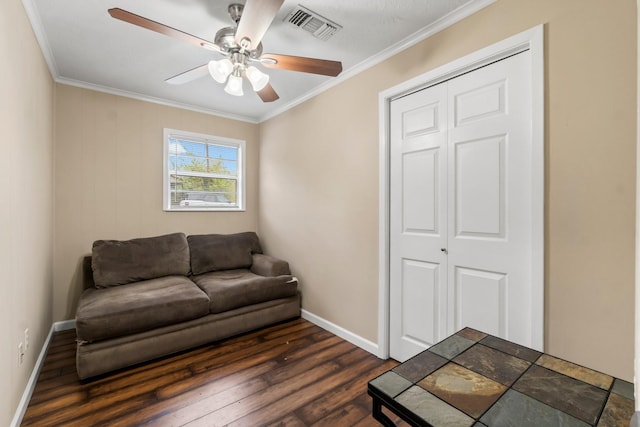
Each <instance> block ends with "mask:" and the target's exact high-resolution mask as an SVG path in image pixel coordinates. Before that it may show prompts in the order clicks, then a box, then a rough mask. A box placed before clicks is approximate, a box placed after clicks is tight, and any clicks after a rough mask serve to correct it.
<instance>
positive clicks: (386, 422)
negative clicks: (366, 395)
mask: <svg viewBox="0 0 640 427" xmlns="http://www.w3.org/2000/svg"><path fill="white" fill-rule="evenodd" d="M371 400H372V405H373V408H372V411H371V415H372V416H373V418H374V419H375V420H376V421H378V422H379V423H380V424H382V425H383V426H385V427H396V425H395V423H394V422H393V421H391V418H389V417H387V416H386V415H385V414H384V413H383V412H382V402H381V401H380V399H378V398H376V397H373V396H371Z"/></svg>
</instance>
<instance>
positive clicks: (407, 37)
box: [23, 0, 494, 122]
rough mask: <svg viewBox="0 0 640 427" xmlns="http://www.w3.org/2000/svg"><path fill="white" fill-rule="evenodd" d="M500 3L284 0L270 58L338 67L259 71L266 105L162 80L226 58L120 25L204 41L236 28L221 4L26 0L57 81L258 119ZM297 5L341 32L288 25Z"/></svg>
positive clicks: (216, 0) (269, 38)
mask: <svg viewBox="0 0 640 427" xmlns="http://www.w3.org/2000/svg"><path fill="white" fill-rule="evenodd" d="M492 1H494V0H349V1H343V0H285V1H284V4H283V6H282V8H281V9H280V11H279V12H278V15H277V16H276V18H275V19H274V20H273V23H272V24H271V26H270V27H269V29H268V30H267V33H266V35H265V36H264V38H263V40H262V44H263V46H264V52H265V53H280V54H287V55H299V56H307V57H314V58H321V59H330V60H337V61H342V65H343V70H344V71H343V72H342V74H341V75H340V76H338V77H326V76H318V75H314V74H307V73H300V72H293V71H286V70H276V69H267V68H263V71H265V72H266V73H267V74H269V76H270V78H271V80H270V83H271V85H272V86H273V88H274V89H275V90H276V92H277V93H278V94H279V95H280V99H279V100H277V101H275V102H272V103H263V102H262V101H261V100H260V98H259V97H258V96H257V95H256V94H255V93H254V92H253V90H252V89H251V86H250V85H248V83H246V82H245V87H244V92H245V94H244V96H243V97H234V96H231V95H229V94H227V93H225V92H224V90H223V89H224V86H223V85H221V84H219V83H216V82H215V81H214V80H213V79H212V78H211V77H210V76H205V77H202V78H199V79H197V80H194V81H191V82H189V83H186V84H183V85H170V84H167V83H165V81H164V80H165V79H167V78H169V77H172V76H174V75H176V74H179V73H181V72H184V71H186V70H189V69H191V68H194V67H197V66H200V65H203V64H206V63H207V62H208V61H209V60H211V59H220V58H222V56H221V55H220V54H218V53H215V52H211V51H208V50H205V49H203V48H200V47H198V46H195V45H192V44H190V43H186V42H184V41H180V40H175V39H173V38H170V37H168V36H165V35H162V34H158V33H155V32H153V31H150V30H147V29H143V28H140V27H137V26H134V25H132V24H128V23H125V22H122V21H119V20H116V19H114V18H112V17H111V16H109V14H108V13H107V9H110V8H112V7H119V8H121V9H125V10H127V11H129V12H132V13H135V14H138V15H141V16H144V17H145V18H148V19H151V20H154V21H157V22H160V23H162V24H165V25H168V26H170V27H173V28H176V29H179V30H181V31H184V32H187V33H190V34H193V35H195V36H197V37H200V38H203V39H205V40H210V41H213V40H214V36H215V33H216V31H217V30H218V29H220V28H222V27H228V26H233V22H232V21H231V19H230V18H229V14H228V12H227V8H228V5H229V4H230V3H244V0H241V1H233V0H229V1H221V0H153V1H132V0H55V1H51V0H23V3H24V5H25V9H26V10H27V13H28V15H29V19H30V20H31V23H32V26H33V28H34V32H35V34H36V37H37V38H38V41H39V43H40V45H41V48H42V50H43V53H44V55H45V58H46V60H47V63H48V65H49V68H50V69H51V73H52V75H53V77H54V79H55V80H56V81H58V82H61V83H66V84H71V85H76V86H81V87H88V88H91V89H96V90H100V91H106V92H110V93H116V94H120V95H125V96H131V97H135V98H140V99H145V100H150V101H154V102H159V103H163V104H169V105H176V106H180V107H183V108H189V109H193V110H197V111H203V112H207V113H212V114H218V115H222V116H226V117H232V118H236V119H240V120H246V121H251V122H259V121H262V120H264V119H266V118H269V117H272V116H274V115H276V114H279V113H280V112H282V111H285V110H286V109H288V108H290V107H291V106H293V105H296V104H298V103H300V102H302V101H303V100H305V99H307V98H308V97H310V96H313V95H315V94H317V93H319V92H321V91H322V90H325V89H327V88H328V87H331V86H333V85H334V84H336V83H338V82H340V81H342V80H344V79H345V78H348V77H350V76H352V75H354V74H356V73H358V72H360V71H362V70H363V69H366V68H368V67H369V66H371V65H373V64H375V63H377V62H380V61H381V60H383V59H386V58H387V57H389V56H391V55H392V54H394V53H396V52H397V51H399V50H401V49H404V48H407V47H408V46H411V45H412V44H414V43H416V42H417V41H419V40H422V39H424V38H425V37H427V36H429V35H430V34H432V33H433V32H435V31H438V30H440V29H442V28H443V27H445V26H448V25H451V24H452V23H454V22H456V21H458V20H460V19H462V18H463V17H465V16H468V15H469V14H471V13H474V12H475V11H477V10H479V9H480V8H482V7H485V6H486V5H487V4H489V3H491V2H492ZM298 4H301V5H302V6H304V7H306V8H308V9H310V10H312V11H314V12H316V13H318V14H320V15H322V16H324V17H325V18H328V19H329V20H331V21H334V22H336V23H337V24H339V25H341V26H342V29H341V30H340V31H338V32H337V33H336V34H335V35H334V36H333V37H332V38H331V39H329V40H327V41H322V40H319V39H317V38H315V37H313V36H312V35H311V34H310V33H308V32H306V31H304V30H301V29H300V28H298V27H296V26H294V25H292V24H289V23H288V22H284V20H285V18H286V17H287V15H288V14H289V12H290V11H291V10H292V9H293V8H295V7H296V6H297V5H298Z"/></svg>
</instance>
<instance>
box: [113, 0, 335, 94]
mask: <svg viewBox="0 0 640 427" xmlns="http://www.w3.org/2000/svg"><path fill="white" fill-rule="evenodd" d="M282 3H284V0H247V1H246V2H245V4H244V5H242V4H239V3H233V4H231V5H229V8H228V11H229V15H230V16H231V19H232V20H233V21H234V22H235V23H236V27H225V28H222V29H220V30H218V32H217V33H216V36H215V39H214V42H210V41H208V40H204V39H202V38H200V37H196V36H194V35H192V34H189V33H185V32H184V31H180V30H177V29H175V28H172V27H169V26H167V25H164V24H161V23H159V22H156V21H152V20H150V19H147V18H144V17H142V16H140V15H136V14H134V13H131V12H127V11H126V10H123V9H120V8H113V9H109V14H110V15H111V16H112V17H113V18H115V19H119V20H121V21H124V22H128V23H130V24H133V25H137V26H139V27H142V28H146V29H148V30H152V31H155V32H157V33H160V34H164V35H167V36H169V37H173V38H176V39H180V40H183V41H186V42H189V43H193V44H196V45H198V46H201V47H203V48H205V49H209V50H212V51H215V52H218V53H220V54H222V55H223V56H224V58H223V59H221V60H217V61H216V60H212V61H210V62H209V63H208V64H204V65H201V66H199V67H196V68H193V69H191V70H188V71H185V72H183V73H180V74H178V75H175V76H173V77H170V78H168V79H167V80H165V81H166V82H167V83H171V84H183V83H187V82H190V81H192V80H194V79H196V78H199V77H202V76H204V75H206V74H210V75H211V77H213V79H214V80H216V81H217V82H219V83H225V82H226V83H227V84H226V86H225V92H227V93H229V94H231V95H236V96H242V95H243V92H242V79H243V77H244V78H246V79H247V80H248V81H249V82H250V83H251V86H252V87H253V89H254V90H255V91H256V93H257V94H258V96H260V98H261V99H262V100H263V101H264V102H272V101H275V100H277V99H278V98H279V96H278V94H277V93H276V91H275V90H274V89H273V87H271V85H270V84H269V76H268V75H267V74H265V73H264V72H262V71H261V70H260V69H259V68H257V67H256V66H254V65H253V64H261V65H263V66H265V67H268V68H279V69H283V70H291V71H302V72H305V73H313V74H320V75H324V76H332V77H335V76H337V75H338V74H340V73H341V72H342V63H341V62H340V61H330V60H326V59H317V58H306V57H303V56H291V55H281V54H275V53H265V54H263V53H262V43H261V40H262V37H263V36H264V34H265V32H266V31H267V29H268V28H269V25H271V22H272V21H273V19H274V18H275V16H276V14H277V13H278V10H279V9H280V7H281V6H282Z"/></svg>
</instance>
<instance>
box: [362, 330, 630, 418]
mask: <svg viewBox="0 0 640 427" xmlns="http://www.w3.org/2000/svg"><path fill="white" fill-rule="evenodd" d="M368 393H369V395H370V396H371V397H372V399H373V416H374V418H375V419H376V420H378V421H379V422H380V423H381V424H383V425H385V426H393V425H394V423H393V422H392V421H391V420H390V419H389V418H388V417H387V416H386V415H385V414H384V413H383V412H382V406H384V407H386V408H387V409H389V410H390V411H392V412H393V413H395V414H397V415H398V416H399V417H400V418H401V419H403V420H405V421H407V422H408V423H409V424H411V425H415V426H434V427H441V426H447V427H449V426H451V427H453V426H455V427H471V426H473V427H483V426H487V427H493V426H518V427H544V426H567V427H574V426H575V427H586V426H598V427H603V426H624V427H627V426H629V421H630V419H631V416H632V415H633V412H634V402H633V384H631V383H629V382H627V381H623V380H620V379H618V378H614V377H611V376H609V375H605V374H603V373H600V372H597V371H594V370H591V369H587V368H584V367H582V366H579V365H576V364H574V363H571V362H567V361H565V360H562V359H558V358H555V357H553V356H550V355H548V354H545V353H541V352H539V351H535V350H532V349H530V348H527V347H523V346H520V345H518V344H515V343H512V342H510V341H506V340H503V339H500V338H497V337H494V336H492V335H488V334H485V333H483V332H480V331H477V330H475V329H471V328H465V329H462V330H461V331H459V332H457V333H456V334H454V335H451V336H450V337H448V338H446V339H445V340H443V341H441V342H439V343H438V344H436V345H434V346H432V347H430V348H429V349H428V350H426V351H423V352H422V353H420V354H418V355H417V356H415V357H413V358H412V359H409V360H407V361H406V362H404V363H402V364H400V365H398V366H396V367H395V368H393V369H391V370H390V371H387V372H385V373H384V374H382V375H380V376H379V377H377V378H375V379H373V380H371V381H369V384H368Z"/></svg>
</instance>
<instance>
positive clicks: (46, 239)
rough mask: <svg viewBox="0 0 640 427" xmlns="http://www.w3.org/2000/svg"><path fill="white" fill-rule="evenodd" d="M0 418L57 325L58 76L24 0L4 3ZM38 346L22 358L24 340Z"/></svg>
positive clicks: (0, 43) (3, 420)
mask: <svg viewBox="0 0 640 427" xmlns="http://www.w3.org/2000/svg"><path fill="white" fill-rule="evenodd" d="M0 58H1V60H2V66H0V129H2V140H1V142H0V147H2V148H1V149H0V153H1V154H0V182H1V183H2V198H1V199H0V200H2V201H1V202H0V236H1V237H0V275H1V277H2V284H0V331H1V332H0V336H1V337H2V345H0V396H2V399H0V425H3V426H7V425H9V424H10V422H11V419H12V418H13V415H14V413H15V410H16V408H17V406H18V402H19V401H20V398H21V396H22V393H23V391H24V389H25V386H26V384H27V381H28V379H29V376H30V375H31V371H32V369H33V367H34V365H35V362H36V360H37V358H38V354H39V352H40V349H41V348H42V345H43V344H44V340H45V338H46V336H47V334H48V333H49V329H50V328H51V319H52V317H51V260H52V258H51V236H52V224H51V218H52V157H53V93H54V89H53V80H52V79H51V76H50V75H49V71H48V69H47V66H46V63H45V62H44V60H43V57H42V54H41V53H40V49H39V47H38V44H37V43H36V39H35V37H34V35H33V32H32V31H31V26H30V24H29V21H28V19H27V16H26V13H25V11H24V8H23V7H22V3H21V2H20V0H3V1H2V2H1V3H0ZM25 328H29V335H30V338H29V340H30V345H29V348H28V349H27V350H26V353H25V358H24V363H23V364H22V366H19V364H18V343H19V342H21V341H24V330H25Z"/></svg>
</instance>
